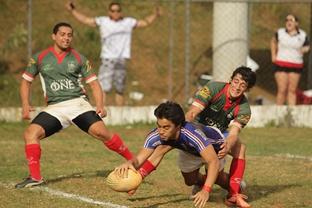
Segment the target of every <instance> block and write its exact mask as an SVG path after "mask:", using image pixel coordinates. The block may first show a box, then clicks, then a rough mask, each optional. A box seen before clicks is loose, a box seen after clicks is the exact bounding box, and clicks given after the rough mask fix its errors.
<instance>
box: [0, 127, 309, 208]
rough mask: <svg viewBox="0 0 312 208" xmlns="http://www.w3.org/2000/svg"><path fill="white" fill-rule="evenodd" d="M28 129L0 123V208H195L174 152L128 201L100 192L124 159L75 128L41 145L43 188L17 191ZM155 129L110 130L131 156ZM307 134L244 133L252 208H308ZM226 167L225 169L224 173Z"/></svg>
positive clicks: (215, 197)
mask: <svg viewBox="0 0 312 208" xmlns="http://www.w3.org/2000/svg"><path fill="white" fill-rule="evenodd" d="M26 126H27V124H26V123H18V124H8V123H1V124H0V134H1V135H2V137H1V139H0V146H1V151H0V202H1V203H0V207H1V208H2V207H3V208H16V207H32V208H39V207H49V208H50V207H51V208H52V207H55V208H63V207H66V208H74V207H75V208H76V207H122V206H127V207H141V208H143V207H170V208H171V207H175V208H178V207H181V208H188V207H192V205H193V204H192V201H190V200H189V199H188V197H189V193H190V190H191V188H190V187H187V186H185V185H184V183H183V180H182V177H181V175H180V173H179V170H178V168H177V166H176V152H175V151H172V152H171V153H169V154H168V155H167V156H166V158H165V159H164V161H163V162H162V164H161V165H160V166H159V167H158V169H157V170H156V172H154V173H152V174H151V175H150V176H149V177H147V178H146V180H145V181H144V182H143V184H142V185H141V186H140V188H139V189H138V191H137V193H136V194H135V195H134V196H132V197H128V195H127V194H124V193H117V192H114V191H112V190H110V189H109V188H108V187H107V186H106V185H105V177H106V176H107V175H108V173H109V172H110V171H111V170H112V169H113V168H114V167H115V166H117V165H119V164H120V163H121V162H123V159H122V158H121V157H120V156H118V155H117V154H114V153H112V152H110V151H108V150H106V149H104V147H103V145H102V144H101V143H100V142H98V141H96V140H94V139H92V138H90V137H89V136H88V135H86V134H84V133H82V132H81V131H80V130H78V129H77V128H75V127H70V128H69V129H66V130H65V131H63V132H61V133H58V134H56V135H53V136H52V137H50V138H48V139H45V140H44V141H43V142H42V143H41V144H42V147H41V148H42V152H43V154H42V157H41V165H42V166H41V168H42V174H43V176H44V177H45V180H46V181H47V184H46V185H45V186H42V187H41V188H32V189H22V190H15V189H14V188H13V187H14V184H15V183H16V182H19V181H20V180H21V179H22V178H23V177H25V176H26V174H27V166H26V161H25V159H24V150H23V148H24V143H23V140H22V132H23V130H24V128H25V127H26ZM151 127H152V126H149V125H134V126H117V127H110V128H111V129H113V130H114V131H116V132H119V133H120V135H121V136H123V138H124V139H125V140H126V142H127V144H128V146H129V147H130V148H131V149H132V150H133V151H135V152H137V151H138V150H139V148H141V146H142V145H143V141H144V136H145V134H146V133H147V131H148V130H149V129H150V128H151ZM311 139H312V129H303V128H292V129H286V128H265V129H264V128H261V129H253V128H246V129H244V130H243V132H242V140H243V141H244V142H245V143H246V144H247V147H248V152H247V155H248V157H247V169H246V176H245V180H246V181H247V184H248V186H247V195H248V196H249V201H250V202H251V204H252V206H253V207H256V208H258V207H260V208H262V207H263V208H266V207H270V208H292V207H293V208H298V207H300V208H301V207H312V200H311V194H312V189H311V187H312V180H311V176H312V153H311V149H312V142H311V141H312V140H311ZM227 168H228V166H227ZM225 195H226V192H225V191H223V190H221V189H220V188H219V187H218V186H214V190H213V192H212V195H211V197H210V202H209V203H208V204H207V205H206V207H211V208H217V207H225V205H223V202H222V201H223V198H224V197H225Z"/></svg>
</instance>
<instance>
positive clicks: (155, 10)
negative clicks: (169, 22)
mask: <svg viewBox="0 0 312 208" xmlns="http://www.w3.org/2000/svg"><path fill="white" fill-rule="evenodd" d="M154 13H155V15H156V16H157V17H160V16H161V15H162V11H161V8H160V6H156V7H155V8H154Z"/></svg>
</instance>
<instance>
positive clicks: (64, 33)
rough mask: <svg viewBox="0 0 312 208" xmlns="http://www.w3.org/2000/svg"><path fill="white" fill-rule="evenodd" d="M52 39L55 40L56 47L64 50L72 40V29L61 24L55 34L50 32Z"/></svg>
mask: <svg viewBox="0 0 312 208" xmlns="http://www.w3.org/2000/svg"><path fill="white" fill-rule="evenodd" d="M52 39H53V40H54V41H55V45H56V47H58V48H59V49H61V50H66V49H67V48H69V47H70V44H71V42H72V40H73V30H72V29H71V28H70V27H65V26H62V27H60V28H59V30H58V31H57V33H56V34H52Z"/></svg>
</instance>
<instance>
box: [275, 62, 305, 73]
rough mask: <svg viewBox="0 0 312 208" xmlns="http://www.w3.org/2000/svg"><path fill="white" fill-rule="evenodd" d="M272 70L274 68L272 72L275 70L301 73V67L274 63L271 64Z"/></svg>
mask: <svg viewBox="0 0 312 208" xmlns="http://www.w3.org/2000/svg"><path fill="white" fill-rule="evenodd" d="M273 70H274V73H275V72H286V73H291V72H293V73H298V74H301V73H302V70H303V68H293V67H285V66H278V65H276V64H273Z"/></svg>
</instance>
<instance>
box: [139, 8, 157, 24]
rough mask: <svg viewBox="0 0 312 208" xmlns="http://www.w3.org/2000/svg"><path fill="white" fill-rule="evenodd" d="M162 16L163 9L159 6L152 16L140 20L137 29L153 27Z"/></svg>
mask: <svg viewBox="0 0 312 208" xmlns="http://www.w3.org/2000/svg"><path fill="white" fill-rule="evenodd" d="M160 15H161V9H160V7H159V6H157V7H155V8H154V12H153V13H152V14H151V15H149V16H147V17H145V18H144V19H140V20H138V22H137V25H136V27H138V28H142V27H147V26H149V25H151V24H152V23H153V22H154V21H155V20H156V19H157V18H158V17H159V16H160Z"/></svg>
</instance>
